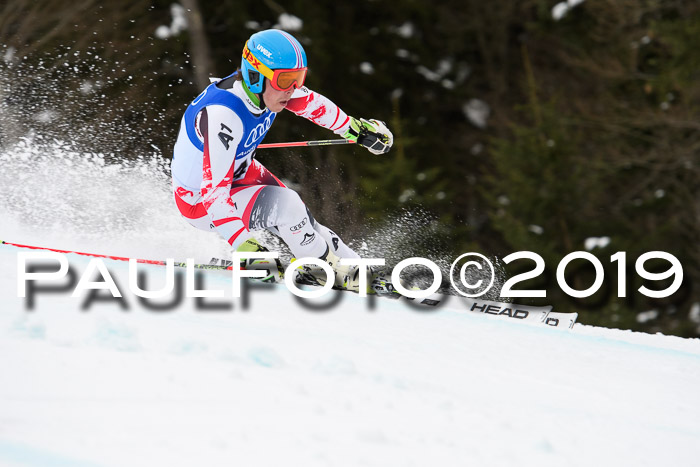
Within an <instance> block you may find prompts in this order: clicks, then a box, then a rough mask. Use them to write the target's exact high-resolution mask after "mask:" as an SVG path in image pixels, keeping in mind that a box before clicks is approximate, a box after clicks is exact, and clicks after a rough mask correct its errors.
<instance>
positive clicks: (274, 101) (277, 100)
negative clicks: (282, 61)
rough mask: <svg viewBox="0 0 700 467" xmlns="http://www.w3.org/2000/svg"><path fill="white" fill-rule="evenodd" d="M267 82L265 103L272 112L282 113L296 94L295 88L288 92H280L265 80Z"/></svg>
mask: <svg viewBox="0 0 700 467" xmlns="http://www.w3.org/2000/svg"><path fill="white" fill-rule="evenodd" d="M265 81H266V82H265V91H263V101H264V102H265V105H266V106H267V108H268V109H270V110H271V111H272V112H281V111H282V109H284V108H285V107H287V104H288V103H289V99H290V98H291V97H292V93H293V92H294V87H291V88H290V89H288V90H287V91H278V90H277V89H275V88H273V87H272V85H271V84H270V80H269V79H267V78H265Z"/></svg>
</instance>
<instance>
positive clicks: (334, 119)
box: [286, 86, 350, 135]
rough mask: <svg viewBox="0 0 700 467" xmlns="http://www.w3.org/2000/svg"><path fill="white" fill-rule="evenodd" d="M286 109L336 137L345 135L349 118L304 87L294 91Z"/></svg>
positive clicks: (321, 96)
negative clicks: (325, 129)
mask: <svg viewBox="0 0 700 467" xmlns="http://www.w3.org/2000/svg"><path fill="white" fill-rule="evenodd" d="M286 108H287V110H289V111H291V112H292V113H294V114H296V115H298V116H300V117H304V118H306V119H307V120H310V121H312V122H314V123H315V124H316V125H318V126H322V127H323V128H327V129H329V130H331V131H332V132H333V133H335V134H337V135H343V134H345V132H346V131H347V130H348V128H349V126H350V117H349V116H348V115H347V114H346V113H345V112H343V111H342V110H341V109H340V107H338V106H337V105H336V104H335V103H333V102H332V101H331V100H330V99H328V98H327V97H325V96H323V95H321V94H319V93H317V92H314V91H312V90H310V89H309V88H307V87H306V86H302V87H301V88H299V89H295V90H294V93H293V94H292V97H291V99H289V103H288V104H287V107H286Z"/></svg>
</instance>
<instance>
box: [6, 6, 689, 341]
mask: <svg viewBox="0 0 700 467" xmlns="http://www.w3.org/2000/svg"><path fill="white" fill-rule="evenodd" d="M576 3H577V2H570V3H569V4H566V3H565V2H557V1H556V0H553V1H550V0H520V1H505V0H500V1H491V2H484V1H477V0H459V1H451V0H448V1H439V2H424V1H412V0H392V1H380V0H375V1H369V0H358V1H352V2H341V1H337V2H318V1H308V0H296V1H288V2H275V1H272V0H260V1H254V2H253V1H250V2H248V1H231V0H219V1H216V2H206V1H201V0H200V1H199V2H198V1H197V0H182V1H181V3H175V4H173V3H171V2H170V1H146V0H132V1H120V2H100V1H96V0H73V1H66V0H33V1H29V0H0V47H1V48H0V85H1V86H0V100H1V101H2V109H3V112H4V113H5V116H6V117H7V115H9V114H11V115H12V118H11V119H10V118H3V121H2V125H0V145H7V144H10V143H11V142H12V141H15V140H16V139H17V138H19V137H21V136H23V135H24V134H26V132H27V131H28V128H31V129H32V130H33V131H36V132H37V133H38V134H41V135H43V136H44V137H54V136H55V137H59V136H63V137H66V135H70V139H71V140H72V141H73V143H74V144H76V145H79V146H81V147H92V146H94V145H95V144H99V145H100V148H99V150H100V151H101V152H104V153H112V152H113V153H119V154H122V155H124V154H143V152H144V151H150V152H152V150H153V149H152V148H154V147H155V148H157V149H158V150H159V151H160V152H161V153H162V154H163V155H164V156H165V157H170V154H171V151H172V146H173V143H174V139H175V137H176V134H177V130H178V125H179V121H180V118H181V115H182V112H183V111H184V109H185V108H186V106H187V104H188V103H189V102H190V101H191V100H192V99H193V98H194V97H195V96H196V95H197V94H198V93H199V91H200V90H201V89H202V88H203V87H204V86H205V85H206V83H207V82H208V77H209V76H218V77H221V76H225V75H228V74H230V73H231V72H233V71H235V69H236V68H237V67H238V66H239V64H240V55H241V50H242V46H243V44H244V42H245V40H246V39H247V38H248V37H249V36H250V35H251V34H252V33H254V32H255V31H257V30H261V29H266V28H270V27H284V28H286V29H287V30H289V31H290V32H291V33H292V34H294V35H295V36H296V37H297V38H298V39H299V40H300V41H301V43H302V44H303V45H304V47H305V49H306V53H307V56H308V61H309V75H308V78H307V82H306V84H307V86H308V87H310V88H311V89H313V90H316V91H318V92H320V93H322V94H324V95H325V96H327V97H329V98H330V99H331V100H333V101H334V102H336V103H337V104H339V105H340V106H341V108H343V109H344V110H345V111H346V112H347V113H349V114H350V115H353V116H356V117H365V118H378V119H381V120H384V121H386V122H387V124H388V125H389V127H390V128H391V129H392V131H393V132H394V136H395V145H394V148H393V150H392V151H391V152H390V153H389V154H388V155H386V156H384V157H379V156H373V155H371V154H369V153H368V152H367V151H365V150H364V149H362V148H357V147H334V148H322V149H318V148H315V149H314V148H308V149H303V150H301V151H300V150H295V151H293V150H274V152H272V151H266V152H264V151H259V153H258V157H259V158H260V159H261V161H262V162H263V163H264V164H265V165H266V166H267V167H269V168H270V169H271V170H273V171H274V172H275V173H277V174H279V175H281V176H282V177H284V178H285V179H286V180H289V181H291V182H293V183H295V184H298V185H295V186H298V187H299V190H300V191H301V195H302V198H303V199H304V200H305V201H306V203H307V204H308V205H309V206H310V208H311V209H312V212H314V213H315V214H316V215H317V216H318V217H319V218H321V219H323V221H324V223H325V224H327V225H329V226H333V227H335V228H337V230H339V231H340V232H341V233H342V234H343V235H345V236H348V237H352V236H353V235H356V234H357V233H358V232H360V231H367V229H370V230H371V229H372V226H373V225H378V224H379V223H381V222H382V221H383V220H384V219H386V218H387V216H392V215H397V214H399V213H420V215H416V224H417V225H416V228H422V229H426V231H430V232H433V234H432V235H430V236H429V237H428V238H427V239H426V238H423V240H422V241H426V242H435V243H437V244H439V245H440V248H441V249H443V250H444V249H447V250H449V252H450V253H451V254H454V255H457V254H458V253H462V252H467V251H478V252H481V253H484V254H486V255H488V256H491V257H503V256H504V255H507V254H508V253H512V252H514V251H520V250H530V251H534V252H537V253H538V254H540V255H541V256H542V257H543V258H544V259H545V261H546V264H547V271H546V272H547V274H546V275H545V276H550V279H553V276H554V272H555V270H556V265H557V263H558V262H559V261H560V260H561V258H562V257H564V256H565V255H566V254H567V253H570V252H572V251H578V250H585V249H586V247H588V248H589V249H590V251H591V253H593V254H595V255H596V256H597V257H598V258H600V260H601V262H602V263H603V265H604V266H605V268H606V277H607V280H606V283H605V286H604V287H603V289H601V291H600V292H599V293H597V294H596V295H594V296H593V297H590V298H588V299H576V300H574V299H571V298H568V297H567V296H565V295H564V294H563V293H562V292H561V290H560V289H559V287H557V286H556V283H554V281H553V280H549V281H547V282H544V281H545V279H546V277H545V276H542V277H540V278H539V279H537V280H533V281H530V282H525V283H524V284H521V287H522V286H527V287H530V288H537V287H543V286H544V287H546V288H547V290H548V296H547V298H546V299H542V300H521V299H519V300H518V301H527V302H528V303H549V304H553V305H554V307H555V309H556V310H559V311H578V312H579V313H580V321H581V322H584V323H589V324H597V325H606V326H614V327H620V328H629V329H637V330H645V331H649V332H654V331H663V332H666V333H673V334H678V335H683V336H697V335H700V268H699V266H698V265H699V264H700V262H699V259H700V248H699V239H700V108H699V106H700V47H698V43H699V41H700V39H699V38H700V2H697V1H680V0H678V1H651V0H649V1H644V0H586V1H584V2H582V3H579V4H576ZM182 15H184V17H185V19H186V22H187V24H186V25H185V24H183V23H182V21H181V20H179V18H180V17H181V16H182ZM332 136H333V135H332V134H329V133H328V132H327V131H326V130H323V129H321V128H318V127H315V126H314V125H313V124H311V123H310V122H307V121H305V120H303V119H299V118H296V117H294V116H293V115H291V114H288V115H282V116H280V118H278V119H277V120H276V124H275V127H274V128H273V129H272V131H271V132H270V133H269V134H268V137H267V139H266V142H274V141H295V140H301V139H327V138H329V137H332ZM96 142H99V143H96ZM592 238H593V240H592ZM595 238H597V239H598V242H597V246H595V247H594V246H593V243H595V241H594V239H595ZM601 238H602V240H601ZM608 239H609V240H608ZM399 240H400V239H397V241H399ZM587 240H588V244H587ZM433 246H434V245H432V246H431V245H428V246H426V248H432V247H433ZM420 248H421V245H412V246H410V247H409V248H408V249H409V250H411V249H413V250H415V251H411V253H412V254H415V253H417V252H419V251H418V250H420ZM654 250H663V251H667V252H670V253H672V254H674V255H675V256H676V257H677V258H679V259H680V260H681V262H682V264H683V267H684V270H685V281H684V284H683V286H682V287H681V289H680V290H679V291H678V292H677V293H676V294H674V295H673V296H671V297H669V298H667V299H649V298H646V297H644V296H642V295H641V294H639V293H638V292H637V290H636V289H637V288H638V287H639V286H641V285H642V283H643V282H642V280H641V279H640V278H639V277H638V276H637V274H636V273H635V272H634V261H635V259H636V258H637V257H639V256H640V255H641V254H642V253H645V252H648V251H654ZM618 251H625V252H627V258H628V259H627V261H628V263H629V264H630V265H631V269H630V270H629V271H628V274H627V278H628V284H629V285H628V293H627V295H628V296H627V298H617V296H616V289H615V284H616V278H617V266H616V265H615V264H613V263H611V261H610V257H611V255H613V254H614V253H615V252H618ZM407 256H408V255H404V257H407ZM455 257H456V256H455ZM399 259H402V258H399ZM517 265H518V267H517V268H516V267H511V266H514V265H511V266H509V267H506V268H505V269H506V271H507V272H508V274H509V275H511V276H512V275H514V274H516V273H518V272H521V271H523V270H527V269H531V268H532V265H531V264H528V263H527V262H526V261H524V262H518V263H517ZM647 266H648V268H649V269H652V270H654V269H655V268H656V270H658V271H663V270H664V269H667V268H668V264H667V263H665V262H663V261H660V262H659V263H658V264H656V265H654V264H651V263H650V264H648V265H647ZM589 269H590V270H589ZM571 270H572V271H575V274H574V276H575V277H573V278H572V279H571V284H572V286H574V287H576V288H578V289H585V288H587V287H588V286H589V285H590V284H591V283H592V274H591V271H592V268H586V266H585V263H584V262H577V263H572V265H571ZM668 283H670V281H666V283H665V285H668ZM648 285H649V287H650V288H655V289H660V288H663V286H664V285H659V284H656V285H653V284H652V283H649V284H648Z"/></svg>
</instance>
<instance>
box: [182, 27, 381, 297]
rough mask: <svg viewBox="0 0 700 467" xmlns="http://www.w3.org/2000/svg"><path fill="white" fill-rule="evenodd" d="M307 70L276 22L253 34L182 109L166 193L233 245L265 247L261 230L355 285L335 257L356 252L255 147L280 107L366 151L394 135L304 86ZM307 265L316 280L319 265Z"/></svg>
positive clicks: (341, 282)
mask: <svg viewBox="0 0 700 467" xmlns="http://www.w3.org/2000/svg"><path fill="white" fill-rule="evenodd" d="M306 73H307V65H306V53H305V52H304V49H303V47H302V46H301V44H300V43H299V41H297V40H296V39H295V38H294V37H293V36H291V35H290V34H288V33H286V32H284V31H281V30H277V29H269V30H265V31H261V32H258V33H255V34H253V35H252V36H251V37H250V38H249V39H248V41H247V43H246V44H245V47H244V48H243V57H242V60H241V67H240V69H238V70H237V71H236V72H235V73H233V74H231V75H230V76H228V77H226V78H223V79H216V80H212V84H210V85H209V86H208V87H207V88H206V89H205V90H204V91H203V92H202V93H201V94H200V95H199V96H197V98H196V99H195V100H194V101H192V103H191V104H190V105H189V107H188V108H187V110H186V111H185V115H184V116H183V118H182V122H181V125H180V132H179V135H178V138H177V141H176V143H175V149H174V155H173V162H172V167H171V168H172V177H173V190H174V195H175V201H176V204H177V207H178V209H179V210H180V213H181V214H182V215H183V216H184V217H185V219H187V221H188V222H189V223H190V224H192V225H193V226H195V227H197V228H199V229H202V230H206V231H216V232H217V233H219V235H221V236H222V237H223V238H224V239H225V240H227V241H228V243H229V244H231V246H232V247H233V249H234V250H239V251H251V250H257V251H265V250H264V248H263V247H260V246H259V244H258V243H257V242H256V241H255V239H254V238H253V237H252V234H251V232H255V231H260V230H263V229H267V230H269V231H271V232H273V233H274V234H276V235H278V236H279V237H281V238H282V239H283V240H284V241H285V243H286V244H287V245H288V246H289V248H290V250H291V251H292V254H293V255H294V256H295V257H296V258H302V257H315V258H321V259H322V260H323V261H326V262H327V263H328V264H329V265H330V266H331V268H332V269H333V270H334V271H335V276H336V277H335V278H333V280H334V285H335V286H336V287H339V288H346V289H348V290H357V289H358V283H359V278H358V274H357V270H358V268H357V267H353V266H341V265H340V264H339V259H340V258H358V257H359V255H358V254H357V253H355V252H354V251H353V250H352V249H350V248H349V247H348V246H347V245H346V244H345V243H344V242H343V241H342V240H341V239H340V237H338V235H336V234H335V233H334V232H333V231H331V230H330V229H328V228H327V227H325V226H323V225H321V224H320V223H319V222H318V221H316V219H314V217H313V216H312V215H311V212H310V211H309V210H308V209H307V207H306V205H305V204H304V203H303V201H302V200H301V198H300V197H299V195H298V194H297V193H296V192H295V191H293V190H291V189H290V188H288V187H286V186H285V185H284V183H282V182H281V181H280V180H279V179H278V178H277V177H275V176H274V175H273V174H272V173H271V172H270V171H269V170H267V169H266V168H265V167H264V166H263V165H262V164H261V163H260V162H258V161H257V160H256V159H255V149H256V147H257V146H258V144H260V143H261V142H262V140H263V138H264V137H265V135H266V134H267V131H268V130H269V129H270V126H271V125H272V122H273V121H274V119H275V117H277V114H278V113H279V112H281V111H282V110H283V109H287V110H289V111H291V112H292V113H294V114H296V115H298V116H301V117H304V118H306V119H308V120H310V121H312V122H314V123H315V124H317V125H319V126H322V127H324V128H327V129H329V130H331V131H333V132H334V133H335V134H337V135H340V136H341V137H342V138H345V139H347V140H350V141H353V142H356V143H358V144H360V145H362V146H364V147H366V148H367V149H368V150H369V151H370V152H371V153H373V154H384V153H386V152H388V151H389V149H390V148H391V145H392V143H393V135H392V134H391V132H390V131H389V129H388V128H387V127H386V125H385V124H384V123H383V122H381V121H379V120H364V119H356V118H353V117H350V116H348V115H347V114H346V113H345V112H343V111H342V110H341V109H340V108H339V107H338V106H337V105H336V104H334V103H333V102H331V101H330V100H329V99H327V98H326V97H324V96H322V95H321V94H319V93H316V92H314V91H312V90H310V89H308V88H306V87H305V86H304V79H305V78H306ZM251 245H252V248H251ZM314 271H315V272H314ZM308 272H311V273H312V274H313V275H315V276H316V278H317V280H318V282H319V283H321V284H324V283H325V273H321V274H319V273H318V270H313V269H312V270H310V271H308Z"/></svg>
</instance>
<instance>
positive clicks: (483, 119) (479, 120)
mask: <svg viewBox="0 0 700 467" xmlns="http://www.w3.org/2000/svg"><path fill="white" fill-rule="evenodd" d="M462 111H463V112H464V115H465V116H466V117H467V120H469V122H470V123H471V124H472V125H474V126H475V127H477V128H481V129H484V128H486V126H487V125H488V118H489V116H490V115H491V107H490V106H489V105H488V104H487V103H486V102H484V101H482V100H481V99H469V101H468V102H467V103H466V104H464V106H462Z"/></svg>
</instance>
